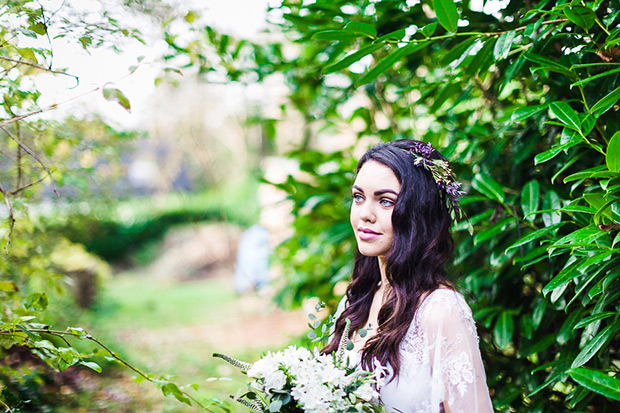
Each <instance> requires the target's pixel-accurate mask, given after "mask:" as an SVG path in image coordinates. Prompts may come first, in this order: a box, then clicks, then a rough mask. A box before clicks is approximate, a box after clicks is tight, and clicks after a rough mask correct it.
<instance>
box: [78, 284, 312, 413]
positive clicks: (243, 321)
mask: <svg viewBox="0 0 620 413" xmlns="http://www.w3.org/2000/svg"><path fill="white" fill-rule="evenodd" d="M306 321H307V318H306V316H305V315H304V314H302V313H301V312H283V311H281V310H278V309H276V308H275V307H274V305H273V304H272V303H271V302H270V301H269V300H268V299H266V298H261V297H258V296H256V295H247V296H243V297H238V296H237V295H236V294H235V292H234V290H233V286H232V278H231V277H219V278H212V279H206V280H198V281H191V282H174V281H171V280H168V279H158V278H155V277H152V276H150V275H149V274H148V273H141V272H129V273H122V274H119V275H116V276H114V277H113V278H112V279H110V280H108V282H107V283H106V286H105V290H104V291H103V292H102V293H101V295H100V297H99V299H98V304H97V305H96V307H95V308H94V310H93V311H92V313H91V315H90V319H89V320H88V324H89V325H90V331H89V332H91V334H93V336H95V337H97V338H99V339H101V340H102V341H104V342H105V343H107V344H109V346H110V347H111V348H113V349H114V350H115V351H117V352H118V353H119V354H120V355H121V356H122V357H124V358H125V359H126V360H128V361H129V362H130V363H132V364H133V365H135V366H136V367H138V368H140V369H143V370H144V371H146V372H149V373H156V374H162V375H172V376H176V377H177V378H176V379H175V382H176V383H177V384H178V385H190V384H197V385H198V390H197V391H194V390H191V389H190V390H189V391H190V392H191V393H192V394H193V395H194V396H195V397H196V398H198V399H199V400H201V401H203V400H208V399H209V398H211V397H217V398H218V399H221V400H227V399H228V395H229V394H235V393H237V392H238V391H243V390H244V388H245V385H244V383H245V381H244V380H245V377H244V376H243V375H242V374H240V373H238V372H237V371H235V369H234V368H233V367H231V366H229V365H228V364H227V363H225V362H224V361H222V360H219V359H214V358H213V357H212V354H213V353H214V352H222V353H226V354H228V355H230V356H233V357H237V358H239V359H242V360H246V361H253V360H256V359H257V358H258V357H260V355H261V354H262V353H263V352H264V351H266V350H276V349H279V348H282V347H285V346H286V345H287V344H288V343H289V342H290V341H292V340H293V339H294V338H295V337H296V336H298V335H300V334H303V333H304V332H306V331H307V330H306ZM104 370H105V371H108V370H109V368H105V369H104ZM119 371H120V373H119ZM113 372H114V374H115V375H118V374H121V375H122V376H121V377H118V376H115V377H109V376H108V375H106V374H103V375H101V376H99V377H98V378H97V379H93V380H95V383H93V384H92V386H93V389H91V391H90V392H86V393H85V396H82V398H85V400H81V401H80V405H81V406H83V408H84V409H86V410H84V411H89V412H92V411H118V412H125V411H126V412H147V411H148V412H150V411H153V412H193V411H199V410H197V409H196V408H193V407H189V406H186V405H184V404H181V403H179V402H177V401H175V400H173V399H171V398H165V397H163V395H162V394H161V392H160V391H159V390H157V389H156V388H155V387H154V386H153V385H151V384H149V383H141V384H139V385H138V384H136V383H134V382H133V381H132V380H131V377H132V376H135V374H132V373H131V372H130V371H129V370H128V369H122V370H118V369H113ZM212 377H218V378H221V377H224V378H229V377H230V378H233V380H232V381H221V380H217V381H209V380H208V379H209V378H212ZM108 393H112V394H115V395H116V399H115V397H107V396H106V394H108ZM118 400H120V402H119V401H118ZM231 406H232V407H233V410H232V411H233V412H243V411H247V409H245V408H243V407H242V406H240V405H238V404H236V403H234V402H232V403H231ZM68 411H69V410H68ZM70 411H76V410H75V409H73V410H70Z"/></svg>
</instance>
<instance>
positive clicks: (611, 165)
mask: <svg viewBox="0 0 620 413" xmlns="http://www.w3.org/2000/svg"><path fill="white" fill-rule="evenodd" d="M605 162H606V164H607V169H609V170H610V171H612V172H620V132H616V133H614V136H612V137H611V140H610V141H609V145H608V146H607V153H606V154H605Z"/></svg>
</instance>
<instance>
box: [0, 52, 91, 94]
mask: <svg viewBox="0 0 620 413" xmlns="http://www.w3.org/2000/svg"><path fill="white" fill-rule="evenodd" d="M0 60H5V61H7V62H11V63H15V64H18V65H26V66H31V67H34V68H36V69H39V70H43V71H45V72H49V73H54V74H57V75H65V76H69V77H72V78H74V79H75V86H73V87H74V88H75V87H77V86H78V85H79V84H80V78H79V77H77V76H76V75H72V74H71V73H67V72H61V71H60V70H52V69H51V68H48V67H45V66H41V65H40V64H37V63H33V62H28V61H27V60H17V59H11V58H10V57H4V56H0Z"/></svg>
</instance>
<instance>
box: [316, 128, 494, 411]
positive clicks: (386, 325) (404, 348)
mask: <svg viewBox="0 0 620 413" xmlns="http://www.w3.org/2000/svg"><path fill="white" fill-rule="evenodd" d="M459 186H460V183H458V182H456V181H455V180H454V176H453V174H452V171H451V170H450V168H449V166H448V163H447V161H446V160H445V158H444V157H443V156H442V155H441V154H440V153H439V152H438V151H437V150H435V149H434V148H433V147H432V146H431V145H430V144H426V143H422V142H419V141H414V140H398V141H393V142H389V143H381V144H379V145H377V146H374V147H373V148H371V149H369V150H368V152H366V154H364V156H362V158H361V159H360V161H359V163H358V166H357V176H356V179H355V182H354V183H353V186H352V192H353V195H352V196H353V202H352V205H351V225H352V227H353V231H354V233H355V238H356V240H357V246H358V251H357V253H356V257H355V263H354V268H353V276H352V282H351V284H350V285H349V287H348V289H347V293H346V296H345V297H344V298H343V300H342V301H341V303H340V305H339V307H338V311H337V313H336V317H337V321H336V325H335V330H334V334H333V336H332V339H331V341H330V342H329V344H328V345H327V346H325V348H324V349H323V351H324V352H326V353H330V352H333V351H334V350H336V348H337V346H338V343H339V341H340V337H341V335H342V333H343V330H344V325H345V319H347V318H348V319H350V320H351V330H350V331H351V332H352V335H351V339H352V340H353V343H354V348H353V355H354V356H355V357H358V360H359V363H360V364H361V366H362V367H363V368H365V369H367V370H372V369H373V366H374V364H375V362H376V361H378V362H379V363H381V365H383V366H386V367H387V371H388V376H387V378H386V384H384V385H383V386H382V387H381V389H380V395H381V399H380V401H381V403H382V404H383V405H384V406H385V407H386V408H387V410H388V411H389V412H402V413H422V412H424V413H426V412H432V413H435V412H454V413H456V412H462V413H487V412H492V411H493V407H492V404H491V400H490V397H489V391H488V388H487V385H486V377H485V372H484V366H483V364H482V359H481V357H480V350H479V346H478V335H477V333H476V326H475V324H474V320H473V318H472V313H471V310H470V308H469V306H468V305H467V303H466V302H465V300H464V298H463V296H462V295H461V294H460V293H459V292H457V290H456V288H455V287H454V285H453V284H452V283H451V282H450V281H449V280H448V279H447V277H446V272H445V268H444V266H445V264H446V262H447V261H448V260H449V259H450V258H451V256H452V250H453V241H452V236H451V234H450V225H451V223H452V218H451V216H453V215H455V214H458V212H459V211H460V210H459V207H458V198H459V197H460V196H461V194H460V192H459V190H458V189H459ZM364 331H366V332H367V334H365V335H364V334H363V332H364Z"/></svg>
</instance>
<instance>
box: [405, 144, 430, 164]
mask: <svg viewBox="0 0 620 413" xmlns="http://www.w3.org/2000/svg"><path fill="white" fill-rule="evenodd" d="M409 152H411V154H412V155H413V154H416V155H420V156H421V157H423V158H424V159H428V160H430V159H431V155H432V154H433V152H435V148H433V145H431V144H430V143H424V142H413V148H411V149H410V150H409Z"/></svg>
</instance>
